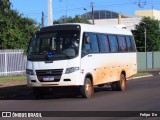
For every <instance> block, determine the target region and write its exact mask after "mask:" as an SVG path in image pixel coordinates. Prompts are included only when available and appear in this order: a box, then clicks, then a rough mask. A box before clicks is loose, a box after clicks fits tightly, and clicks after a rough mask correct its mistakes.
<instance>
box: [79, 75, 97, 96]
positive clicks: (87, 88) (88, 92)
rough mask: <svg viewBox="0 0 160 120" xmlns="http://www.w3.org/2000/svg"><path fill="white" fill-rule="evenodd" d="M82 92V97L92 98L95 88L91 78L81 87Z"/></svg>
mask: <svg viewBox="0 0 160 120" xmlns="http://www.w3.org/2000/svg"><path fill="white" fill-rule="evenodd" d="M80 92H81V94H82V97H84V98H91V96H92V95H93V93H94V88H93V85H92V83H91V80H90V78H86V79H85V82H84V85H83V86H81V88H80Z"/></svg>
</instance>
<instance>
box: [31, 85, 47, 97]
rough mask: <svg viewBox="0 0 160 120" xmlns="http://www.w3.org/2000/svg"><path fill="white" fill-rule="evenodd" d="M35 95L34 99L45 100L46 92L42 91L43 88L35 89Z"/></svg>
mask: <svg viewBox="0 0 160 120" xmlns="http://www.w3.org/2000/svg"><path fill="white" fill-rule="evenodd" d="M33 94H34V97H35V98H36V99H43V98H44V92H43V91H42V89H41V88H36V87H35V88H33Z"/></svg>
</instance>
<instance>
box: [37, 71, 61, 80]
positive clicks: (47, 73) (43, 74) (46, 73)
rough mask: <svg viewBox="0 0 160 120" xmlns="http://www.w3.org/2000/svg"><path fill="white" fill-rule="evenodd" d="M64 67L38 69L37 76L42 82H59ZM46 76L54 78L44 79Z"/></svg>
mask: <svg viewBox="0 0 160 120" xmlns="http://www.w3.org/2000/svg"><path fill="white" fill-rule="evenodd" d="M62 72H63V69H49V70H36V75H37V78H38V80H39V81H40V82H59V81H60V79H61V76H62ZM46 77H52V78H54V80H44V78H46Z"/></svg>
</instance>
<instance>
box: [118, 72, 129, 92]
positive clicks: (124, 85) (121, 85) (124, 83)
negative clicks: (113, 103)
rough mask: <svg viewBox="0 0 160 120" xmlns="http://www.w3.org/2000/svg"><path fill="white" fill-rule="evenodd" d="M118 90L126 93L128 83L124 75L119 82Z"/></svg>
mask: <svg viewBox="0 0 160 120" xmlns="http://www.w3.org/2000/svg"><path fill="white" fill-rule="evenodd" d="M116 86H117V90H118V91H124V90H125V89H126V88H127V81H126V77H125V75H124V74H121V76H120V81H117V85H116Z"/></svg>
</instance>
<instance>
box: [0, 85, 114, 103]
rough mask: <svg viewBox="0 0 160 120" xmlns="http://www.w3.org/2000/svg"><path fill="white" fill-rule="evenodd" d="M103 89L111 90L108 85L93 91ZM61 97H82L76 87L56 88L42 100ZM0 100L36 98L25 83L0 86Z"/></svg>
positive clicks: (101, 90)
mask: <svg viewBox="0 0 160 120" xmlns="http://www.w3.org/2000/svg"><path fill="white" fill-rule="evenodd" d="M105 91H112V90H111V88H110V87H108V86H107V87H106V86H105V87H95V93H101V92H105ZM63 98H74V99H76V98H82V97H81V95H80V92H79V89H77V88H74V89H73V88H72V89H68V88H61V89H56V90H54V91H52V92H50V93H49V95H46V96H45V97H44V100H47V99H63ZM0 100H36V99H35V97H34V95H33V92H32V88H28V87H27V86H26V85H18V86H10V87H0Z"/></svg>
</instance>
